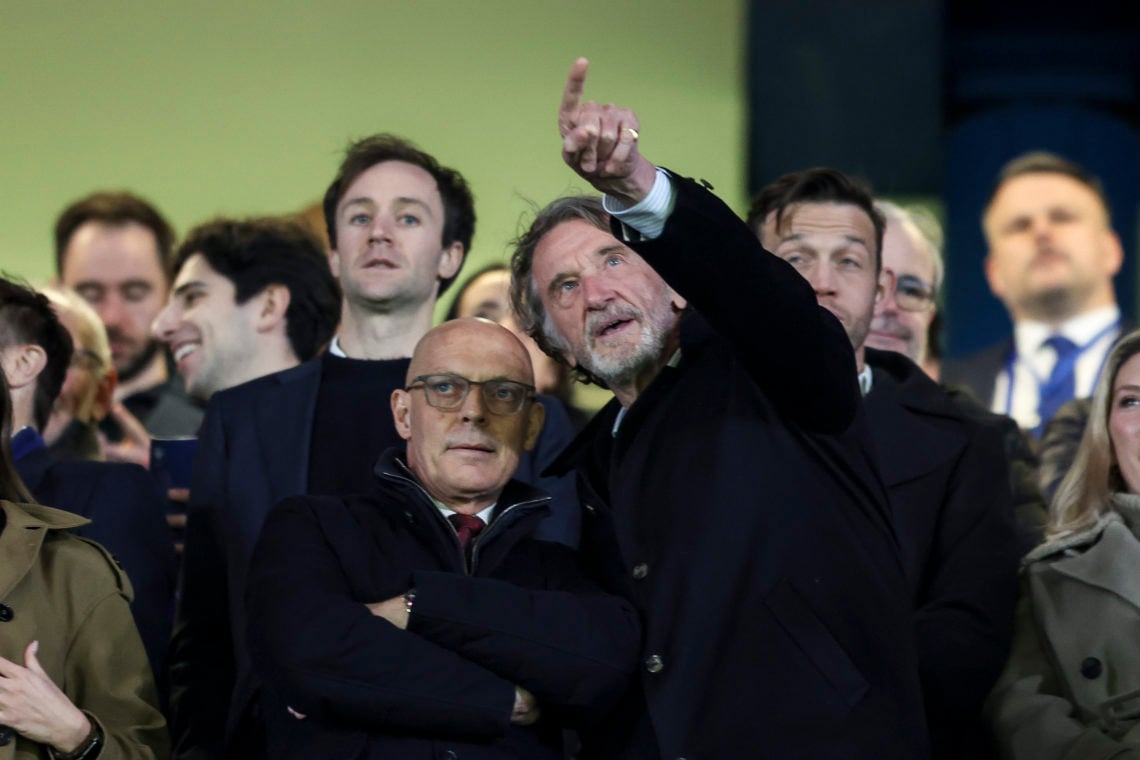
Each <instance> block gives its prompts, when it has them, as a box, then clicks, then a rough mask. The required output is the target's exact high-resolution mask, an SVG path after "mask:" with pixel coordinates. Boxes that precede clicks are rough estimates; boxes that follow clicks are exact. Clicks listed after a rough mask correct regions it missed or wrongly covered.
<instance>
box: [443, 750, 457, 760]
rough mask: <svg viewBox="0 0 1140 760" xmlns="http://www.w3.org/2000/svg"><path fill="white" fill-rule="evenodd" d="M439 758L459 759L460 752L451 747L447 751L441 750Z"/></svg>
mask: <svg viewBox="0 0 1140 760" xmlns="http://www.w3.org/2000/svg"><path fill="white" fill-rule="evenodd" d="M439 759H440V760H459V753H458V752H456V751H455V750H453V749H449V750H447V751H446V752H441V753H440V755H439Z"/></svg>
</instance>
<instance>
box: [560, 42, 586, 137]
mask: <svg viewBox="0 0 1140 760" xmlns="http://www.w3.org/2000/svg"><path fill="white" fill-rule="evenodd" d="M589 66H590V62H589V61H588V60H586V59H585V58H579V59H578V60H576V61H574V65H573V66H571V67H570V76H568V77H567V78H566V89H565V90H563V91H562V106H561V107H560V108H559V109H558V115H559V116H560V117H563V118H560V119H559V121H562V122H563V123H565V117H568V116H570V115H571V114H573V113H574V112H575V111H577V110H578V104H579V103H580V102H581V101H582V91H583V90H584V89H585V86H586V69H587V68H589Z"/></svg>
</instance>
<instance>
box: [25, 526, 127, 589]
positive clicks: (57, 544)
mask: <svg viewBox="0 0 1140 760" xmlns="http://www.w3.org/2000/svg"><path fill="white" fill-rule="evenodd" d="M55 511H58V510H55ZM47 530H48V533H47V535H46V536H45V537H44V542H43V545H42V548H41V550H40V554H41V557H42V561H43V563H44V564H46V565H48V566H49V567H50V568H51V573H52V576H53V577H55V578H57V579H59V580H61V581H63V583H64V584H65V585H66V587H67V588H69V589H70V592H69V593H70V595H71V596H72V598H74V599H75V600H76V602H77V603H79V604H95V603H97V602H99V601H100V600H102V599H103V598H105V597H107V596H108V595H111V594H118V595H120V596H122V597H123V598H124V599H126V600H127V601H128V602H129V601H131V600H132V599H133V598H134V589H133V588H132V587H131V582H130V580H129V579H128V578H127V574H126V572H125V571H124V570H123V567H122V566H121V565H120V564H119V562H118V560H117V559H115V556H114V555H113V554H111V552H109V551H107V549H106V547H104V546H103V545H102V544H100V543H99V542H97V541H92V540H91V539H88V538H82V537H80V536H77V535H75V534H74V533H72V532H71V531H70V530H67V529H63V528H53V527H48V529H47Z"/></svg>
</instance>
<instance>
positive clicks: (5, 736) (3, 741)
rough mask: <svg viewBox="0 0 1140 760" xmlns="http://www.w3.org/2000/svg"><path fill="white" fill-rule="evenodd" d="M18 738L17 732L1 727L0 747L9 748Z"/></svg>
mask: <svg viewBox="0 0 1140 760" xmlns="http://www.w3.org/2000/svg"><path fill="white" fill-rule="evenodd" d="M15 737H16V732H15V731H13V730H12V729H10V728H8V727H7V726H0V747H7V746H8V745H9V744H11V743H12V739H14V738H15Z"/></svg>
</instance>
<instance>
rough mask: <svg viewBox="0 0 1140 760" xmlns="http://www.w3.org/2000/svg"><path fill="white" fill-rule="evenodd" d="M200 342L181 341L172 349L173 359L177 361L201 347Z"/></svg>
mask: <svg viewBox="0 0 1140 760" xmlns="http://www.w3.org/2000/svg"><path fill="white" fill-rule="evenodd" d="M201 346H202V344H201V343H183V344H182V345H180V346H178V347H177V348H176V349H174V361H176V362H179V361H182V360H183V359H185V358H186V357H187V356H189V355H190V354H192V353H194V352H195V351H197V350H198V349H199V348H201Z"/></svg>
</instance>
